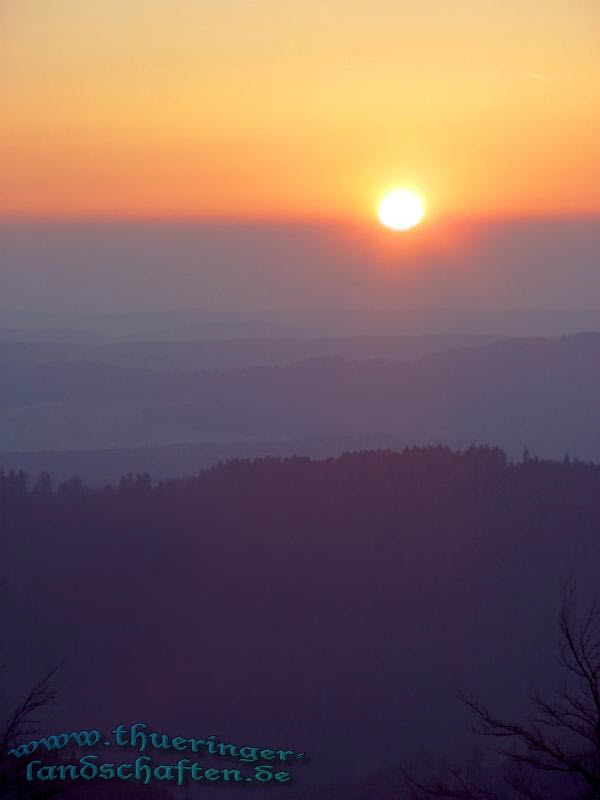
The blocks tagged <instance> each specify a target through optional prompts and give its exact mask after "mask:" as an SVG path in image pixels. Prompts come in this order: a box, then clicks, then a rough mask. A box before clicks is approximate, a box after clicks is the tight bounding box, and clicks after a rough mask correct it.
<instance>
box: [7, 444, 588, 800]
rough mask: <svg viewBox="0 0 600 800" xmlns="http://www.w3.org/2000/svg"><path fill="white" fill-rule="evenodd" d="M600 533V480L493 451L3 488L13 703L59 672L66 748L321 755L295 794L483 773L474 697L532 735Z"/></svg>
mask: <svg viewBox="0 0 600 800" xmlns="http://www.w3.org/2000/svg"><path fill="white" fill-rule="evenodd" d="M599 522H600V467H599V466H597V465H594V464H588V463H583V462H578V461H575V460H573V461H572V460H569V459H565V460H564V461H562V462H559V461H544V460H538V459H536V458H531V457H529V456H528V455H527V454H524V458H523V460H521V461H519V462H511V461H509V460H508V459H507V457H506V455H505V454H504V453H503V452H502V451H501V450H500V449H498V448H494V447H473V448H470V449H467V450H465V451H463V452H454V451H451V450H449V449H447V448H445V447H441V446H440V447H429V448H410V449H407V450H405V451H404V452H401V453H396V452H357V453H351V454H346V455H344V456H342V457H340V458H336V459H333V458H332V459H326V460H321V461H313V460H310V459H308V458H288V459H283V460H281V459H276V458H265V459H259V460H255V461H229V462H227V463H223V464H220V465H219V466H217V467H215V468H212V469H209V470H206V471H203V472H202V473H200V474H199V475H197V476H195V477H190V478H185V479H178V480H172V481H166V482H161V483H157V484H153V483H152V481H151V479H150V477H149V476H148V475H140V476H132V475H128V476H125V477H124V478H123V479H122V480H121V481H120V482H119V483H117V484H115V485H108V486H105V487H104V488H97V489H92V488H88V487H87V486H85V485H84V484H83V483H82V482H81V481H79V480H77V479H72V480H70V481H67V482H63V483H60V484H59V485H57V486H53V485H52V481H51V479H50V477H49V476H48V475H42V476H39V477H38V478H34V479H32V480H28V479H27V477H26V476H25V475H24V474H23V473H12V474H2V475H1V476H0V524H1V526H2V538H1V541H0V548H1V554H2V564H3V567H2V571H3V573H4V575H5V576H6V580H5V590H4V592H3V597H4V599H5V604H4V606H5V608H4V611H3V621H2V628H3V633H2V642H3V647H5V649H6V657H4V655H3V660H4V661H6V663H7V664H8V667H9V671H8V673H7V675H6V679H7V680H9V681H13V683H12V684H11V686H14V693H13V697H14V698H16V697H17V696H18V695H19V693H20V692H21V691H22V689H23V688H24V687H26V685H27V683H28V682H30V681H31V680H32V679H33V678H34V677H35V675H36V674H39V673H40V672H42V671H43V669H45V668H47V667H48V666H49V665H52V664H53V663H56V662H57V661H59V660H61V659H65V663H66V666H65V679H64V688H63V689H62V691H61V702H60V704H59V707H57V709H56V710H55V711H53V714H54V717H53V718H52V720H50V721H49V723H48V727H49V728H50V729H52V728H55V729H56V727H57V726H58V729H69V730H72V729H87V728H90V727H98V728H100V729H105V730H108V729H109V726H114V725H115V724H117V723H118V722H121V721H126V720H129V721H136V720H138V721H139V720H143V721H146V722H147V723H148V724H150V725H151V727H153V729H155V730H158V731H162V730H164V731H168V732H169V733H170V734H171V735H187V736H190V735H195V736H203V735H208V734H217V735H219V736H221V737H226V738H229V740H231V741H239V742H246V743H250V744H256V743H257V744H260V745H262V746H269V745H275V746H278V747H279V746H282V747H292V748H295V749H305V750H306V751H307V752H308V753H310V756H311V757H310V759H309V760H308V761H307V763H306V764H302V765H301V766H298V767H297V769H296V770H295V772H296V777H297V779H298V786H299V787H302V786H307V785H312V784H313V783H315V784H319V783H320V784H327V783H331V782H333V783H334V784H335V785H338V786H340V787H343V786H348V785H353V786H355V787H359V786H360V785H362V784H361V782H363V781H364V780H366V776H367V775H368V774H369V773H374V772H377V770H378V769H381V770H385V768H386V765H390V764H393V763H396V762H399V761H401V760H404V761H406V760H408V761H410V760H411V759H412V760H414V759H415V758H418V757H419V753H420V752H421V751H422V749H423V748H427V750H428V751H429V753H433V754H434V755H433V756H431V758H432V759H433V761H434V762H435V763H437V760H438V759H439V760H440V762H441V761H442V760H444V759H447V758H450V757H452V756H456V755H457V753H458V755H459V756H460V755H461V754H462V755H464V754H465V753H470V752H471V748H472V746H473V745H472V742H470V740H469V738H468V736H467V735H466V734H464V731H465V727H466V723H467V721H468V715H467V714H466V713H465V712H464V709H462V708H461V707H460V704H459V703H457V701H456V689H457V688H458V687H463V688H466V689H469V690H473V691H474V692H478V693H479V694H480V695H482V696H483V697H484V699H485V700H487V701H488V702H489V703H490V704H491V705H492V706H493V707H494V708H496V709H499V710H500V711H501V712H504V711H506V713H507V714H515V713H518V712H519V710H520V709H521V708H522V707H523V703H524V699H525V698H526V696H527V691H528V689H529V688H530V687H531V685H532V682H533V683H536V684H537V683H539V684H541V685H546V684H548V683H549V682H552V681H553V680H554V679H555V678H556V665H555V663H554V662H553V658H552V654H553V652H554V649H555V639H556V631H555V612H556V608H557V603H558V599H559V596H560V590H561V586H562V585H563V583H564V580H565V579H566V578H567V577H569V576H570V575H573V574H575V575H577V576H578V579H579V580H580V584H581V586H582V587H583V589H584V590H585V589H587V588H590V587H592V588H593V587H594V585H597V578H598V571H599V570H598V563H600V561H599V556H600V537H599V536H598V531H599V529H600V528H599ZM11 669H12V672H11ZM393 774H394V775H395V776H396V777H395V778H393V780H397V775H398V773H393ZM382 775H384V776H385V775H388V773H386V772H383V773H382ZM379 780H380V779H379V778H378V779H377V785H379V786H381V788H382V793H381V796H382V797H383V796H386V795H385V791H387V790H385V791H383V787H384V786H388V785H389V779H388V777H382V778H381V783H379ZM392 782H393V781H392ZM392 788H393V787H392ZM394 791H397V787H396V789H394ZM276 793H277V792H276ZM281 794H282V796H284V795H285V796H290V790H289V789H288V790H287V791H286V790H285V789H282V790H281ZM311 796H317V795H316V794H314V792H313V794H312V795H311ZM348 796H350V795H348ZM393 796H396V795H393ZM399 796H402V795H399Z"/></svg>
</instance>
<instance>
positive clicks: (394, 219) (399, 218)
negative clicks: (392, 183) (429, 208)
mask: <svg viewBox="0 0 600 800" xmlns="http://www.w3.org/2000/svg"><path fill="white" fill-rule="evenodd" d="M424 216H425V206H424V204H423V201H422V200H421V198H420V197H419V195H418V194H417V193H416V192H413V191H411V190H410V189H393V190H392V191H391V192H387V194H385V195H384V196H383V198H382V199H381V202H380V203H379V207H378V209H377V217H378V218H379V221H380V222H381V224H382V225H385V226H386V228H391V229H392V230H393V231H407V230H408V229H409V228H414V227H415V225H418V224H419V222H421V220H422V219H423V217H424Z"/></svg>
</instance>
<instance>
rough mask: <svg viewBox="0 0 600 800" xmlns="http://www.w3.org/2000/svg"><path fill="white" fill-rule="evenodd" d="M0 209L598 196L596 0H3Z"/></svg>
mask: <svg viewBox="0 0 600 800" xmlns="http://www.w3.org/2000/svg"><path fill="white" fill-rule="evenodd" d="M0 91H1V93H2V105H3V108H4V113H3V115H2V119H1V121H0V162H1V164H0V167H1V168H0V213H17V214H19V213H24V214H77V215H78V214H96V213H98V214H116V215H138V214H139V215H158V216H162V215H165V216H177V215H200V216H205V215H209V216H212V215H214V216H234V217H240V216H242V217H243V216H248V217H256V216H266V217H292V218H293V217H314V216H333V217H365V216H367V215H369V214H371V213H373V211H374V207H375V204H376V202H377V199H378V197H379V196H380V194H381V193H382V192H383V191H384V190H385V189H387V188H389V187H391V186H395V185H412V186H414V187H416V188H418V189H420V191H421V192H422V193H423V195H424V197H425V199H426V202H427V204H428V206H429V208H430V210H431V212H432V213H433V214H436V213H438V214H440V215H444V214H458V215H463V214H482V215H489V214H492V215H495V214H502V215H503V214H510V215H520V214H546V213H549V214H553V213H579V212H600V180H599V179H600V155H599V150H600V148H599V147H598V142H600V5H599V4H597V3H596V2H592V0H568V1H567V0H551V1H550V2H544V3H542V2H540V0H505V2H504V3H502V4H499V3H498V2H497V0H494V2H492V0H454V2H452V3H448V2H446V0H436V1H434V0H420V2H419V3H418V4H414V5H411V4H407V3H402V2H399V1H398V0H395V1H394V2H392V0H372V1H371V2H363V1H362V0H361V1H360V2H359V1H358V0H345V1H344V2H342V0H329V2H327V3H324V2H317V0H304V2H303V3H297V2H294V3H292V2H290V0H279V1H278V2H276V1H275V0H257V1H256V2H249V1H248V0H246V1H245V2H244V1H243V0H202V2H194V1H193V0H170V2H168V3H167V2H164V1H163V2H158V0H144V2H142V1H141V0H119V2H117V0H104V2H103V3H101V4H100V3H98V4H86V3H81V2H79V0H48V1H47V2H44V3H40V2H39V0H18V2H17V0H14V2H13V0H8V2H5V3H4V4H3V5H2V7H1V8H0Z"/></svg>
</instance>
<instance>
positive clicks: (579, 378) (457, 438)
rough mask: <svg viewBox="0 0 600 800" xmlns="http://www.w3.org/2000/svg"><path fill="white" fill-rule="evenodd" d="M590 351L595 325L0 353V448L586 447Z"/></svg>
mask: <svg viewBox="0 0 600 800" xmlns="http://www.w3.org/2000/svg"><path fill="white" fill-rule="evenodd" d="M359 343H360V347H362V348H363V353H364V349H365V347H366V345H365V344H364V342H362V340H359ZM352 346H353V347H355V350H356V348H357V347H358V346H359V345H358V344H357V343H354V344H353V345H352ZM387 346H389V343H386V347H387ZM348 347H350V345H348ZM372 352H375V350H372ZM167 362H168V359H167ZM599 363H600V334H596V333H590V334H578V335H573V336H568V337H563V338H561V339H556V340H548V339H542V338H535V339H513V340H506V341H498V342H493V343H491V344H487V345H484V346H479V347H467V348H461V349H458V350H450V351H447V352H440V353H435V354H430V355H426V356H423V357H421V358H418V359H413V360H411V361H395V362H394V361H391V360H389V359H388V360H382V359H363V360H360V361H359V360H350V359H348V358H343V357H339V356H332V357H324V358H317V359H308V360H304V361H298V362H295V363H290V364H287V365H285V366H259V367H245V368H239V369H224V370H219V371H217V370H210V371H209V370H192V369H179V368H172V369H171V368H169V367H167V366H165V367H164V368H163V369H150V368H148V367H145V368H133V367H131V366H123V365H115V364H109V363H103V364H100V363H89V362H88V361H82V360H81V359H71V360H55V361H52V360H43V359H42V360H41V361H39V362H36V361H34V360H29V361H28V360H26V359H18V360H14V359H10V358H5V359H3V360H2V362H1V370H2V384H1V385H0V409H1V411H2V414H1V416H0V443H1V445H0V449H1V450H2V451H3V452H5V453H6V452H9V451H15V450H22V451H39V450H81V449H99V448H102V449H106V448H109V449H124V448H136V447H148V446H150V447H153V446H154V447H156V446H163V445H173V444H179V445H190V444H205V445H206V444H210V445H215V444H218V445H222V444H227V445H228V446H229V445H230V444H232V443H236V442H239V443H254V444H256V443H258V444H261V443H265V442H286V443H288V444H289V443H292V445H291V446H292V447H293V442H295V441H298V440H301V439H306V438H307V437H308V438H310V439H317V440H323V441H324V440H328V439H329V440H337V441H339V440H340V439H344V438H347V439H348V440H349V441H352V440H353V441H356V440H357V439H360V440H361V441H363V442H366V443H367V444H368V443H369V442H370V441H371V437H374V438H373V439H372V441H373V442H376V443H377V446H381V445H382V444H383V445H384V444H385V441H386V437H388V438H389V441H390V442H393V443H394V446H396V445H398V443H420V442H437V441H442V442H447V443H449V444H453V445H461V446H462V445H463V444H465V443H469V442H489V441H494V442H498V443H499V444H500V445H501V446H503V447H505V448H506V449H507V450H508V451H509V452H511V453H519V452H520V451H521V450H522V448H523V447H524V446H528V447H529V448H530V449H532V451H534V452H536V453H539V454H540V455H547V456H558V457H562V455H564V453H566V452H570V453H571V454H574V455H577V456H579V457H581V458H598V457H600V371H599V370H598V364H599ZM277 452H281V451H277ZM321 452H322V451H320V452H319V454H321ZM229 454H231V450H229Z"/></svg>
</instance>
